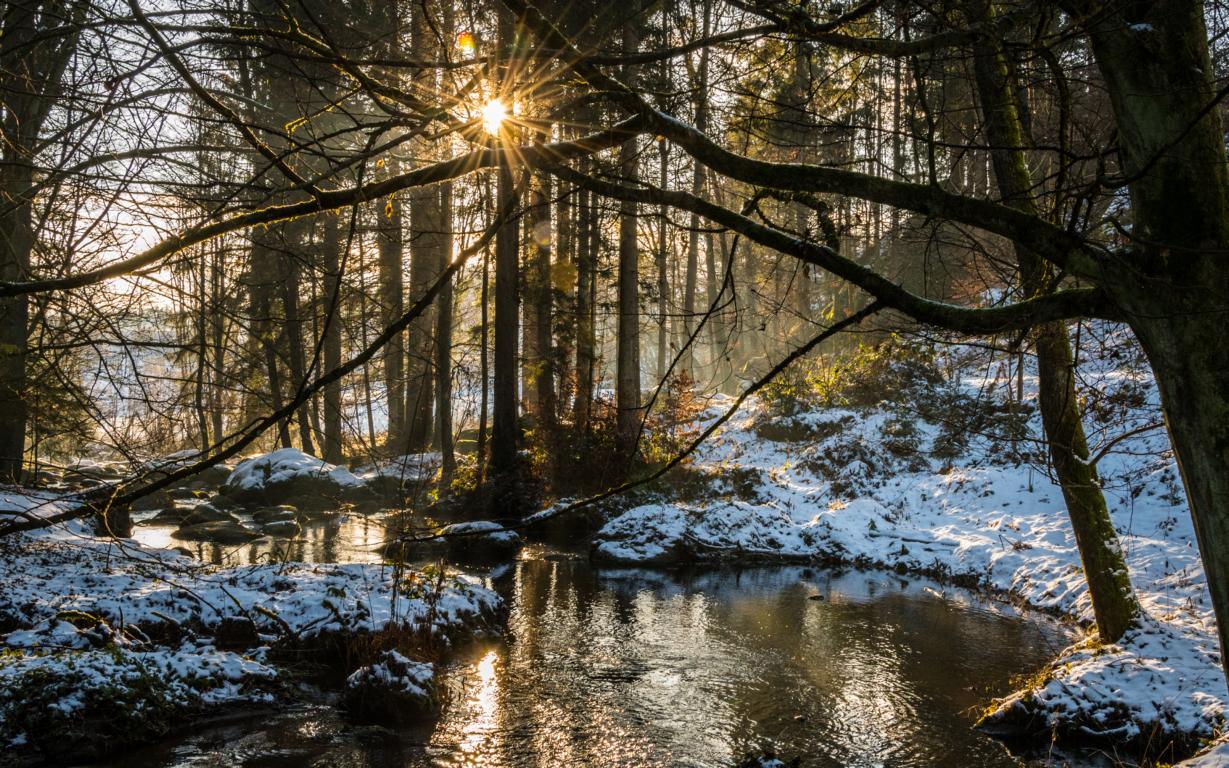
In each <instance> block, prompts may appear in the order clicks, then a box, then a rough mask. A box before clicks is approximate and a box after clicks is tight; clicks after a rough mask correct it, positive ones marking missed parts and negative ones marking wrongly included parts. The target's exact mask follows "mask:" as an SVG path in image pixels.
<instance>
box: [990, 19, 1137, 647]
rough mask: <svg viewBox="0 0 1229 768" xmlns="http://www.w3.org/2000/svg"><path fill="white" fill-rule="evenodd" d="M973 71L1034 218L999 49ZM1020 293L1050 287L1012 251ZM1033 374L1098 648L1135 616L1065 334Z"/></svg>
mask: <svg viewBox="0 0 1229 768" xmlns="http://www.w3.org/2000/svg"><path fill="white" fill-rule="evenodd" d="M974 71H975V75H976V79H977V84H978V90H979V93H980V96H981V102H982V112H983V118H984V120H985V130H986V136H987V138H988V139H989V141H990V144H991V146H992V149H991V151H990V154H991V161H992V163H993V166H994V175H995V178H996V179H997V181H998V186H999V191H1000V194H1001V195H1002V197H1003V201H1004V202H1005V203H1006V204H1007V205H1010V206H1013V207H1015V208H1017V209H1019V210H1022V211H1025V212H1026V213H1029V214H1033V215H1036V213H1037V207H1036V205H1035V203H1034V201H1033V198H1032V193H1031V189H1032V179H1031V178H1030V175H1029V171H1028V164H1027V161H1026V158H1025V156H1024V149H1023V146H1024V133H1023V130H1022V129H1021V125H1020V120H1019V113H1018V111H1017V104H1016V93H1017V92H1016V91H1015V89H1014V88H1012V84H1011V79H1010V77H1009V75H1008V70H1007V66H1006V61H1005V59H1004V55H1003V51H1002V48H1001V46H999V45H998V44H995V43H991V42H988V41H983V42H980V43H978V44H977V45H976V46H975V58H974ZM1016 259H1017V261H1018V263H1019V265H1020V280H1021V285H1022V287H1023V288H1024V291H1025V294H1026V295H1028V296H1037V295H1040V294H1043V293H1045V292H1046V291H1049V290H1051V289H1052V288H1053V285H1052V282H1053V274H1052V269H1051V268H1050V266H1049V264H1048V263H1046V262H1045V261H1044V260H1043V259H1041V258H1040V257H1039V256H1038V255H1037V254H1035V253H1033V252H1032V251H1031V250H1029V249H1027V248H1024V247H1022V246H1019V245H1017V246H1016ZM1036 345H1037V374H1038V381H1039V393H1038V395H1039V400H1040V407H1041V420H1042V424H1043V426H1044V428H1045V436H1046V443H1047V445H1048V446H1049V451H1050V459H1051V461H1052V462H1053V464H1054V471H1055V474H1056V475H1057V476H1058V482H1059V485H1060V486H1061V488H1062V492H1063V498H1064V500H1065V501H1066V503H1067V513H1068V515H1069V516H1070V518H1071V527H1072V528H1073V530H1074V532H1075V539H1076V544H1077V546H1078V548H1079V551H1080V560H1081V562H1082V564H1083V566H1084V576H1085V578H1086V579H1087V580H1088V592H1089V596H1090V597H1091V599H1092V607H1093V613H1094V614H1095V615H1096V618H1097V628H1098V630H1099V632H1100V635H1101V639H1102V641H1103V642H1107V643H1112V642H1114V641H1116V640H1118V638H1120V637H1121V636H1122V634H1123V632H1125V631H1126V630H1127V628H1129V627H1130V626H1131V624H1133V623H1134V622H1135V620H1136V618H1137V617H1138V615H1139V603H1138V602H1137V601H1136V599H1135V593H1134V592H1133V591H1132V589H1131V579H1130V574H1129V572H1128V570H1127V565H1126V560H1125V559H1124V557H1123V554H1122V548H1121V547H1120V546H1119V544H1118V534H1117V532H1116V531H1115V530H1114V526H1113V523H1112V521H1111V520H1110V515H1109V508H1108V507H1107V506H1106V504H1105V496H1104V495H1103V494H1102V493H1101V483H1100V479H1099V478H1098V477H1097V471H1096V468H1095V467H1094V466H1093V465H1092V464H1090V463H1089V461H1088V459H1089V452H1088V442H1087V439H1086V438H1085V435H1084V424H1083V420H1082V417H1081V414H1080V408H1079V401H1078V399H1077V397H1076V391H1075V363H1074V361H1073V359H1072V356H1071V344H1070V341H1069V339H1068V336H1067V328H1066V325H1064V324H1063V323H1061V322H1052V323H1045V324H1043V325H1042V326H1040V327H1039V328H1038V329H1037V331H1036Z"/></svg>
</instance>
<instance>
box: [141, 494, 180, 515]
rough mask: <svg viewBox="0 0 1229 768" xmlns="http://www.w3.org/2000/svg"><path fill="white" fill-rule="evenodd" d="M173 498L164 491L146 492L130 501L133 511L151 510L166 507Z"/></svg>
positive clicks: (171, 502)
mask: <svg viewBox="0 0 1229 768" xmlns="http://www.w3.org/2000/svg"><path fill="white" fill-rule="evenodd" d="M174 501H175V500H174V499H172V498H171V495H170V494H169V493H167V492H166V491H154V492H153V493H147V494H145V495H144V496H142V497H141V498H139V499H137V500H136V501H134V502H132V511H133V512H153V511H154V510H155V509H166V508H167V507H169V506H171V505H172V504H173V503H174Z"/></svg>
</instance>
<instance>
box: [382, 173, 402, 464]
mask: <svg viewBox="0 0 1229 768" xmlns="http://www.w3.org/2000/svg"><path fill="white" fill-rule="evenodd" d="M402 242H403V238H402V229H401V198H400V196H399V195H391V196H390V197H389V198H388V201H387V202H386V203H385V205H384V210H383V211H382V212H381V214H380V223H379V225H378V226H377V228H376V244H377V246H378V248H379V261H380V265H379V272H380V287H379V294H378V300H379V302H380V310H381V311H380V322H381V323H382V324H383V325H384V326H388V325H391V324H392V323H393V321H395V320H396V319H397V318H398V317H401V315H402V313H403V312H404V311H405V289H404V283H403V279H402V273H403V269H404V267H403V266H402V250H403V244H402ZM405 354H406V352H405V334H403V333H399V334H397V335H396V336H394V337H393V338H392V339H391V340H389V342H388V344H387V345H386V346H385V347H384V350H383V352H382V353H381V357H382V361H383V364H384V392H385V397H386V399H387V402H388V431H387V432H386V434H385V448H386V450H388V451H389V452H390V453H393V454H396V453H399V452H402V451H403V447H402V446H404V445H405Z"/></svg>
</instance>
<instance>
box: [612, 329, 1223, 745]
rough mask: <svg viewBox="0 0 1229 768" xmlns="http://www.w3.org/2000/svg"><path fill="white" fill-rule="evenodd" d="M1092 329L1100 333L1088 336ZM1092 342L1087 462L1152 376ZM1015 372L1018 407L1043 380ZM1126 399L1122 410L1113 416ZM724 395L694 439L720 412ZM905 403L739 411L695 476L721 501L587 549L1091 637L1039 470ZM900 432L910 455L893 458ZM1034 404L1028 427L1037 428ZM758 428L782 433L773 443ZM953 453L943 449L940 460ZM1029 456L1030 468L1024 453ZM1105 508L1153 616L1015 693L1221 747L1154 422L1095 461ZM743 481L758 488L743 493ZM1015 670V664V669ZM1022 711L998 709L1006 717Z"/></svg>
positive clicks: (1168, 462)
mask: <svg viewBox="0 0 1229 768" xmlns="http://www.w3.org/2000/svg"><path fill="white" fill-rule="evenodd" d="M1094 331H1095V333H1094ZM1084 341H1085V343H1086V344H1087V345H1089V346H1092V345H1093V344H1100V345H1104V346H1105V347H1107V348H1108V349H1109V350H1110V354H1108V355H1105V356H1104V357H1102V358H1097V359H1089V358H1087V357H1086V358H1085V362H1083V363H1082V365H1081V369H1080V373H1081V375H1082V376H1084V377H1085V379H1086V384H1087V385H1088V391H1089V392H1090V393H1091V392H1093V391H1094V390H1099V391H1103V392H1104V391H1110V392H1115V393H1117V394H1118V395H1119V397H1117V398H1115V399H1104V398H1103V399H1097V398H1096V397H1095V396H1094V395H1092V394H1090V395H1089V401H1088V405H1087V408H1086V410H1087V414H1086V424H1087V427H1088V429H1089V441H1090V443H1091V444H1092V445H1093V450H1092V453H1093V454H1094V455H1096V454H1097V453H1098V448H1097V446H1099V445H1106V444H1108V443H1109V441H1110V440H1112V439H1114V438H1115V437H1116V436H1118V435H1121V434H1124V433H1126V432H1128V431H1130V430H1133V429H1137V428H1142V427H1145V426H1147V425H1149V424H1151V423H1152V422H1159V421H1160V415H1159V403H1158V398H1157V394H1156V391H1155V387H1154V386H1153V384H1152V380H1151V378H1150V377H1149V376H1148V375H1147V374H1146V371H1145V369H1144V368H1143V363H1142V356H1141V355H1139V354H1137V351H1136V350H1135V349H1134V348H1133V345H1132V344H1131V342H1130V340H1129V338H1127V337H1126V336H1125V334H1122V333H1121V331H1119V330H1118V329H1115V328H1113V327H1105V326H1101V327H1097V328H1094V329H1086V330H1085V338H1084ZM953 365H955V366H956V368H955V379H956V380H957V385H958V388H959V389H961V390H963V392H964V393H966V394H967V395H968V396H970V397H974V398H977V399H980V400H986V399H988V398H990V397H991V396H992V395H993V396H994V397H996V398H999V399H1001V396H1000V395H998V394H997V393H996V392H995V388H999V387H1007V386H1010V385H1011V384H1012V382H1011V381H1009V380H1007V378H1006V376H1005V373H1004V374H1003V375H1002V376H1000V375H997V374H996V373H995V371H994V370H993V369H992V368H991V367H990V366H988V365H986V364H985V361H984V360H983V361H981V362H980V363H975V362H974V363H971V362H970V361H968V360H962V361H956V362H955V363H953ZM1027 373H1028V374H1029V375H1027V376H1026V378H1025V383H1026V393H1025V394H1026V400H1029V401H1032V400H1033V399H1034V398H1035V389H1036V380H1035V376H1034V375H1032V372H1031V371H1027ZM1123 402H1125V403H1127V405H1125V406H1124V405H1122V403H1123ZM727 404H728V401H726V400H725V399H724V398H723V399H719V400H718V401H716V402H714V403H713V404H712V405H710V407H709V408H707V409H706V410H705V411H704V412H703V413H701V414H700V416H699V417H698V418H697V422H696V425H695V426H696V428H697V429H699V428H702V427H703V426H704V425H705V424H706V423H709V422H710V420H712V419H715V418H716V417H717V416H718V415H719V414H720V413H721V411H722V410H723V409H724V408H725V407H726V406H727ZM909 408H910V406H908V405H907V404H904V403H900V402H896V403H882V404H880V405H879V406H875V407H870V408H860V409H858V408H826V409H818V410H812V411H802V412H800V413H795V414H792V415H787V416H782V415H777V414H776V413H774V412H772V411H771V410H770V409H769V408H768V406H767V404H766V403H765V401H764V400H761V399H754V400H752V401H749V402H748V403H747V404H746V405H745V406H744V409H743V411H742V412H741V413H740V414H739V415H738V416H736V417H735V418H734V419H733V420H731V422H730V423H728V424H727V425H726V426H725V427H724V428H723V429H722V430H721V431H720V432H718V434H717V435H716V436H714V438H713V439H712V440H711V441H710V442H709V443H707V444H706V445H704V446H703V447H702V448H701V449H700V450H699V451H698V453H697V455H696V457H695V459H694V461H693V462H692V463H691V464H690V465H689V467H688V470H689V471H691V472H697V473H702V474H704V475H707V476H708V477H709V478H710V480H711V483H712V487H713V489H714V492H713V493H711V494H708V495H704V494H701V495H700V498H692V499H683V500H671V499H668V498H667V499H658V500H654V501H650V502H647V503H641V504H639V505H637V506H634V507H632V508H630V509H628V510H626V511H624V512H622V513H621V514H619V515H617V516H616V517H614V518H613V519H611V520H609V522H608V523H607V524H606V525H605V526H604V527H603V528H602V529H601V531H599V533H598V534H597V536H596V538H595V547H594V552H595V555H596V556H598V557H600V558H604V559H607V560H613V561H619V562H624V563H628V564H632V563H652V562H660V561H669V560H671V559H672V558H674V557H676V556H677V555H678V554H679V553H682V554H684V555H685V557H686V558H689V559H714V560H721V559H728V558H732V557H751V558H760V559H778V558H784V559H797V560H808V561H810V560H819V561H825V560H831V561H840V562H848V563H854V564H860V565H866V566H874V567H883V568H898V569H904V570H909V571H914V572H922V573H929V574H935V575H938V576H940V577H947V578H953V579H956V580H959V581H960V582H961V583H970V584H976V585H978V586H980V587H982V588H986V589H989V590H992V591H995V592H999V593H1002V594H1006V595H1010V596H1011V597H1012V598H1014V599H1016V600H1018V601H1021V602H1023V603H1025V604H1027V605H1029V606H1032V607H1034V608H1038V609H1043V610H1046V611H1050V612H1054V613H1059V614H1062V615H1065V616H1069V617H1071V618H1073V619H1075V620H1077V621H1079V622H1081V623H1082V624H1084V625H1086V626H1091V624H1092V622H1093V615H1092V609H1091V604H1090V601H1089V597H1088V591H1087V585H1086V583H1085V581H1084V578H1083V574H1082V571H1081V567H1080V560H1079V553H1078V550H1077V549H1076V545H1075V541H1074V536H1073V534H1072V532H1071V529H1070V523H1069V521H1068V519H1067V513H1066V508H1065V505H1064V502H1063V497H1062V493H1061V490H1060V489H1059V488H1058V487H1057V485H1055V484H1054V483H1053V482H1052V481H1051V479H1050V478H1049V477H1047V475H1046V474H1045V470H1044V466H1043V464H1041V463H1040V462H1037V461H1031V462H1030V461H1016V460H1015V458H1014V457H1013V455H1012V451H1015V450H1019V451H1024V452H1030V451H1031V452H1033V453H1038V452H1039V450H1040V449H1039V446H1038V445H1037V444H1035V443H1033V444H1029V443H1025V444H1024V445H1023V446H1022V447H1019V446H1018V447H1017V448H1011V446H1010V445H1007V444H1005V443H1004V442H1002V441H996V440H993V439H990V438H989V437H986V436H983V435H980V434H974V435H972V436H971V437H969V438H968V441H967V444H966V445H963V446H957V448H958V450H954V451H953V450H952V449H951V448H950V446H946V447H945V446H944V445H943V444H942V443H943V441H944V440H946V439H949V438H950V437H951V433H950V431H948V432H946V433H945V431H944V427H943V425H941V424H938V423H932V422H928V421H925V420H923V419H921V418H920V417H919V416H918V415H917V414H916V412H910V410H909ZM902 421H907V422H908V425H909V426H908V427H906V428H905V430H904V433H905V437H906V438H907V439H908V440H911V441H912V442H913V443H914V444H915V445H916V450H915V451H908V450H899V451H895V452H894V450H893V448H892V441H893V440H898V441H899V440H901V439H902V438H901V434H902V430H901V422H902ZM1039 421H1040V419H1039V417H1038V416H1037V414H1036V412H1035V410H1034V411H1033V412H1032V413H1031V415H1030V416H1029V418H1028V420H1027V428H1028V430H1029V432H1030V434H1031V435H1033V436H1034V437H1035V436H1036V435H1038V434H1040V424H1039ZM765 435H775V436H776V439H767V438H766V437H765ZM945 448H946V450H945ZM1025 458H1026V457H1025ZM1098 470H1099V472H1100V474H1101V476H1102V479H1103V482H1104V488H1105V493H1106V499H1107V503H1108V504H1109V505H1110V508H1111V515H1112V518H1113V521H1114V524H1115V526H1116V528H1117V529H1118V531H1119V534H1120V537H1121V539H1120V541H1121V545H1122V546H1123V548H1124V550H1125V553H1126V559H1127V563H1128V566H1129V568H1130V571H1131V578H1132V581H1133V583H1134V585H1135V588H1136V590H1137V592H1138V596H1139V598H1140V601H1141V604H1142V606H1143V609H1144V611H1145V613H1146V614H1147V618H1146V620H1145V622H1144V624H1143V626H1142V627H1141V628H1140V629H1138V630H1135V631H1132V632H1130V633H1129V634H1127V635H1126V636H1125V637H1124V638H1122V640H1121V641H1120V642H1118V643H1116V644H1113V645H1100V646H1091V645H1088V644H1084V645H1076V646H1073V647H1072V648H1070V649H1068V650H1067V651H1065V652H1064V653H1063V654H1062V655H1061V656H1060V657H1059V658H1058V659H1057V660H1056V661H1055V662H1054V665H1053V667H1052V669H1051V670H1049V674H1048V675H1047V676H1046V677H1045V678H1044V679H1042V680H1039V681H1038V682H1037V683H1036V687H1035V688H1033V689H1032V690H1030V691H1027V692H1025V693H1024V694H1023V696H1024V697H1027V698H1028V699H1029V700H1030V701H1031V703H1032V706H1034V707H1035V708H1036V709H1037V710H1039V711H1040V713H1041V714H1042V715H1043V716H1045V717H1048V718H1050V720H1051V722H1052V723H1054V724H1056V725H1057V724H1062V723H1067V724H1071V723H1077V722H1078V723H1080V724H1081V726H1082V727H1083V728H1085V729H1086V731H1090V732H1096V731H1099V732H1101V733H1102V734H1103V735H1106V736H1114V737H1116V738H1118V739H1130V738H1137V737H1142V736H1144V735H1145V734H1148V733H1150V732H1151V731H1152V729H1154V728H1160V729H1162V730H1163V731H1165V732H1166V733H1169V734H1171V735H1177V736H1180V737H1193V738H1198V739H1210V738H1214V737H1215V736H1217V735H1218V734H1219V733H1220V730H1221V728H1222V727H1223V722H1224V717H1225V713H1226V706H1227V705H1229V688H1227V686H1226V682H1225V677H1224V673H1223V671H1222V669H1221V665H1220V656H1219V649H1218V645H1217V636H1216V630H1215V619H1214V616H1213V614H1212V609H1211V605H1210V603H1209V598H1208V593H1207V585H1206V581H1205V578H1204V574H1203V569H1202V565H1201V563H1200V560H1199V554H1198V547H1197V545H1196V540H1195V535H1194V531H1193V528H1192V525H1191V521H1190V516H1189V513H1188V512H1187V509H1186V507H1185V503H1184V499H1183V497H1182V494H1181V489H1180V486H1179V485H1178V473H1177V467H1176V464H1175V462H1174V460H1173V457H1172V453H1171V452H1170V448H1169V445H1168V441H1167V437H1166V434H1165V432H1164V431H1163V430H1162V429H1151V430H1145V431H1142V432H1140V433H1139V434H1136V435H1133V436H1131V437H1128V438H1126V439H1124V440H1122V441H1121V442H1119V443H1117V444H1115V445H1114V446H1113V448H1112V449H1111V450H1109V451H1108V452H1107V453H1106V455H1105V456H1104V457H1103V458H1101V459H1100V461H1099V464H1098ZM748 473H750V474H751V476H752V477H754V478H755V480H754V482H753V483H752V492H750V493H747V492H746V491H739V490H736V488H735V486H736V485H738V486H745V485H746V482H745V480H739V478H740V477H745V476H746V475H747V474H748ZM1023 671H1024V670H1022V672H1023ZM1019 698H1020V697H1017V699H1015V700H1008V701H1006V702H1004V706H1011V705H1013V703H1015V701H1018V700H1019Z"/></svg>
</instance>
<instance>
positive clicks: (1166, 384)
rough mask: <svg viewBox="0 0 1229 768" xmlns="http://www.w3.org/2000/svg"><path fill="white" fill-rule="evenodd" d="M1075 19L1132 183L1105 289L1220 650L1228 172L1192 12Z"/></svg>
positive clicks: (1096, 8)
mask: <svg viewBox="0 0 1229 768" xmlns="http://www.w3.org/2000/svg"><path fill="white" fill-rule="evenodd" d="M1065 5H1067V6H1068V7H1069V9H1070V10H1072V11H1073V12H1075V13H1078V14H1079V15H1080V17H1081V18H1084V19H1087V21H1086V24H1087V25H1088V26H1087V31H1088V33H1089V37H1090V39H1091V41H1092V47H1093V53H1094V54H1095V56H1096V60H1097V65H1098V67H1099V69H1100V71H1101V74H1102V76H1103V77H1104V79H1105V84H1106V88H1107V90H1108V92H1109V96H1110V101H1111V103H1112V105H1113V108H1114V116H1115V122H1116V127H1117V136H1118V141H1119V145H1120V147H1121V150H1122V165H1123V167H1122V170H1123V173H1124V175H1125V176H1126V178H1127V179H1129V180H1130V182H1131V183H1130V190H1131V203H1132V215H1133V218H1134V230H1133V233H1132V234H1133V235H1134V242H1133V243H1132V253H1131V256H1132V257H1133V258H1132V259H1131V261H1130V264H1129V265H1121V266H1120V265H1111V266H1110V268H1109V269H1107V270H1106V276H1105V280H1106V284H1107V288H1108V289H1109V291H1110V293H1111V295H1112V296H1113V297H1114V298H1115V299H1116V300H1117V302H1118V304H1119V306H1120V307H1121V308H1122V310H1123V311H1124V312H1125V313H1126V315H1127V318H1128V321H1129V322H1130V324H1131V327H1132V328H1133V329H1134V330H1135V333H1136V335H1137V336H1138V337H1139V339H1140V342H1141V343H1142V344H1143V347H1144V350H1145V352H1146V353H1147V355H1148V359H1149V361H1150V363H1151V365H1152V369H1153V371H1154V372H1155V374H1156V379H1157V386H1158V388H1159V390H1160V395H1161V404H1162V407H1163V410H1164V413H1165V421H1166V424H1167V426H1168V428H1169V434H1170V438H1171V440H1172V441H1173V447H1174V454H1175V457H1176V458H1177V461H1178V466H1179V469H1180V471H1181V473H1182V480H1183V484H1184V485H1185V488H1186V494H1187V498H1188V500H1189V502H1190V507H1191V517H1192V520H1193V522H1194V527H1195V533H1196V536H1197V538H1198V540H1199V552H1200V555H1201V556H1202V558H1203V566H1204V572H1205V574H1206V576H1207V580H1208V590H1209V592H1210V594H1211V598H1212V606H1213V609H1214V610H1215V613H1216V618H1217V626H1218V629H1219V633H1220V645H1221V658H1222V663H1224V662H1223V659H1224V658H1225V653H1226V651H1227V650H1229V472H1227V471H1226V467H1229V346H1226V344H1225V343H1224V339H1223V336H1224V325H1225V320H1226V318H1227V317H1229V266H1226V263H1225V256H1224V254H1225V252H1226V250H1227V249H1229V162H1227V160H1226V153H1225V145H1224V139H1223V135H1224V133H1223V126H1222V123H1221V117H1220V111H1219V110H1218V109H1216V108H1209V107H1210V106H1211V105H1212V104H1213V103H1214V102H1215V100H1216V99H1217V93H1216V84H1215V81H1214V80H1213V75H1214V69H1213V67H1212V63H1211V60H1210V57H1209V53H1208V44H1207V40H1208V35H1207V29H1206V28H1205V25H1204V16H1203V13H1204V10H1203V5H1202V4H1201V3H1199V2H1195V1H1194V0H1181V1H1180V2H1169V3H1155V4H1149V3H1134V4H1128V3H1083V2H1071V3H1066V4H1065Z"/></svg>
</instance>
